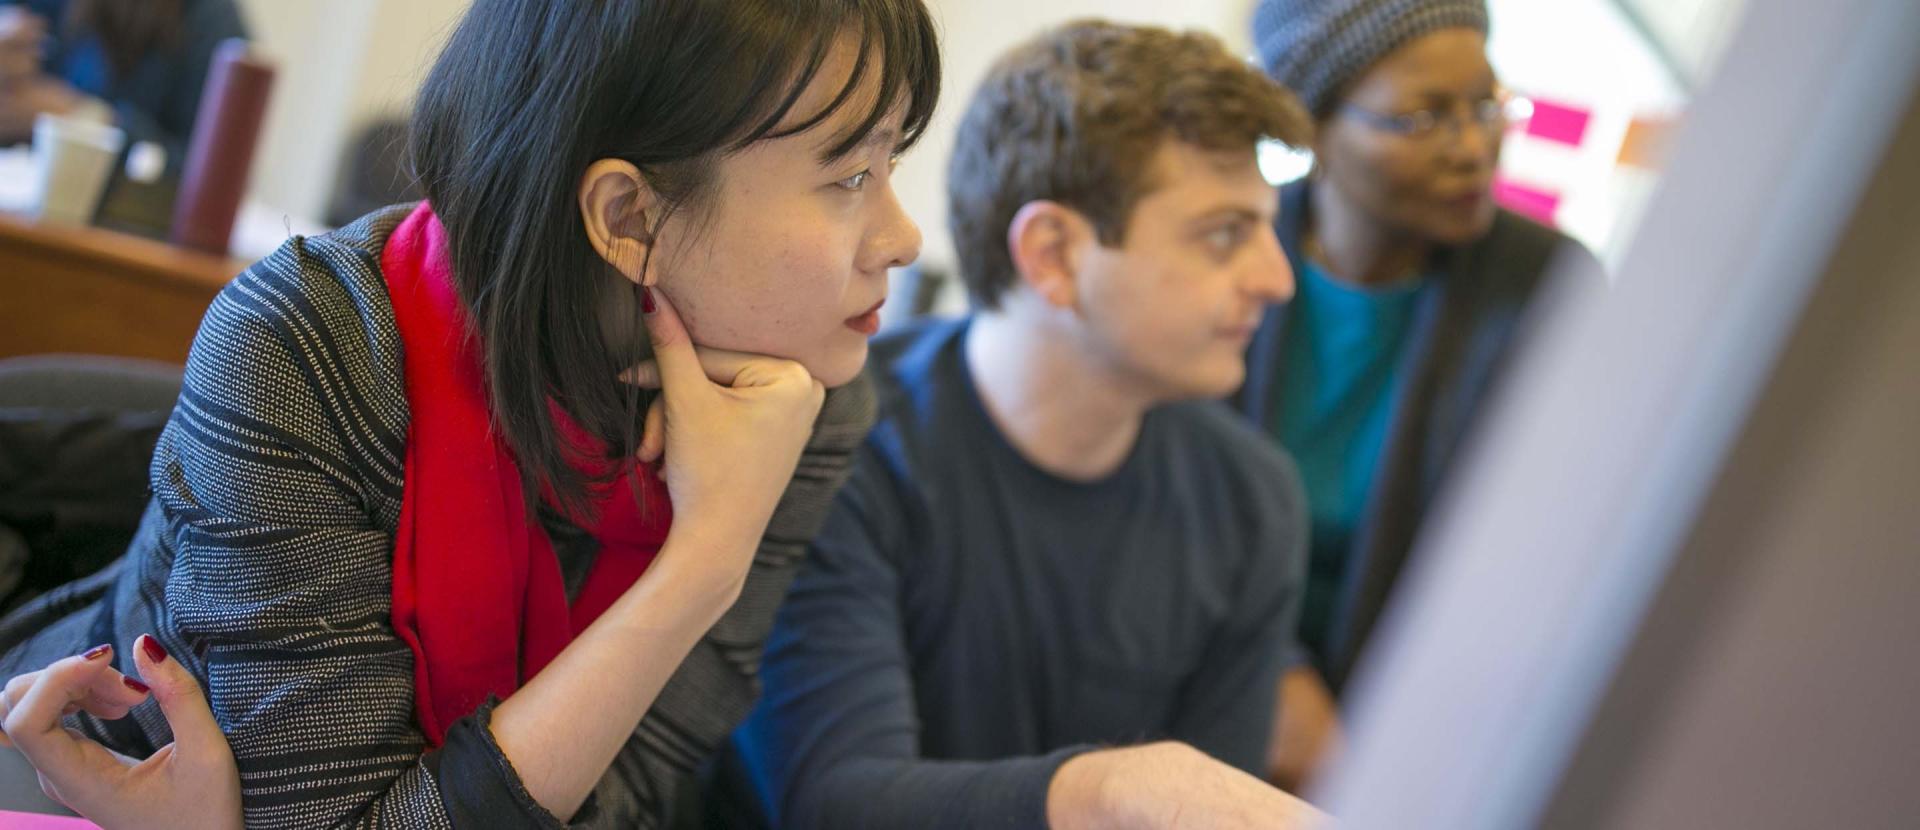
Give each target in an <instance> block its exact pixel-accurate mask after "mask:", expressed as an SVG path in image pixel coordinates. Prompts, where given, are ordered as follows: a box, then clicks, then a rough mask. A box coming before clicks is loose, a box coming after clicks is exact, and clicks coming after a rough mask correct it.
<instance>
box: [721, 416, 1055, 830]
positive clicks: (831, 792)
mask: <svg viewBox="0 0 1920 830" xmlns="http://www.w3.org/2000/svg"><path fill="white" fill-rule="evenodd" d="M903 490H904V486H903V485H901V484H899V483H897V481H896V479H895V478H894V476H893V475H892V474H891V472H890V471H889V470H888V468H887V465H886V463H885V460H884V458H883V457H882V456H881V454H880V453H879V452H878V451H877V450H876V449H875V448H874V446H873V443H872V442H871V441H870V442H869V443H868V444H867V446H865V447H863V448H862V450H861V451H860V454H859V456H858V458H857V459H856V461H855V464H854V470H853V474H852V477H851V479H850V480H849V482H848V484H847V486H846V487H845V488H844V489H842V490H841V492H840V494H839V496H838V497H837V499H836V503H835V507H834V509H833V511H832V513H831V514H830V516H829V517H828V519H827V524H826V527H825V528H824V529H822V531H821V532H820V534H819V535H818V536H816V537H815V539H814V543H813V545H812V548H811V550H810V552H809V555H808V560H807V562H806V563H805V564H804V565H803V566H802V567H801V571H800V573H799V575H798V576H797V577H796V578H795V581H794V584H793V588H792V591H791V592H790V593H789V595H788V597H787V601H786V604H785V605H784V606H782V608H781V610H780V615H779V617H778V619H777V620H776V621H775V623H774V630H773V634H772V636H771V637H770V638H769V640H768V643H767V653H766V658H765V662H764V663H763V666H762V675H761V676H762V680H763V683H764V692H763V694H762V696H761V699H760V703H759V705H758V707H757V708H756V709H755V710H754V713H753V714H752V715H751V716H750V717H749V718H748V719H747V722H746V723H745V724H744V725H743V726H742V727H741V728H740V730H739V732H737V733H736V734H735V736H734V743H735V747H736V748H737V749H738V750H739V752H740V755H741V759H742V761H743V766H744V768H745V769H746V770H747V773H748V774H749V775H750V776H751V778H752V779H753V782H752V783H753V785H754V790H755V791H756V792H757V793H758V794H759V796H760V799H761V802H762V806H763V808H764V809H766V811H767V813H768V814H769V817H770V818H771V819H773V822H774V823H775V824H776V825H777V826H781V827H795V828H808V827H834V828H840V827H916V828H919V827H954V828H962V827H986V826H994V827H1007V826H1013V827H1044V826H1046V799H1047V790H1048V786H1049V784H1050V782H1051V781H1052V779H1053V775H1054V771H1055V770H1056V769H1057V768H1058V767H1059V766H1060V764H1061V763H1062V762H1064V761H1065V760H1067V759H1068V758H1070V757H1072V756H1074V755H1076V754H1078V753H1079V752H1080V751H1082V749H1079V748H1066V749H1062V750H1060V751H1058V752H1054V753H1052V754H1048V755H1042V756H1037V757H1022V758H1008V759H1004V760H996V761H990V762H953V761H930V760H926V759H923V758H921V757H920V744H919V732H920V724H919V721H918V718H917V716H916V713H915V711H914V698H913V679H912V676H911V668H910V664H909V662H908V655H907V648H906V643H905V641H904V636H905V635H904V630H903V628H902V623H901V614H900V608H899V604H898V603H899V596H900V591H899V571H898V568H897V567H896V564H895V563H897V562H898V561H899V557H900V556H902V555H911V552H910V551H907V550H906V549H905V546H907V545H909V544H911V541H910V540H911V538H912V534H911V533H910V530H909V527H908V524H909V522H910V519H909V518H908V515H907V511H908V510H909V504H910V502H911V500H912V499H911V496H910V495H909V494H907V493H905V492H903Z"/></svg>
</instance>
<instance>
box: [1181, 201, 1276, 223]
mask: <svg viewBox="0 0 1920 830" xmlns="http://www.w3.org/2000/svg"><path fill="white" fill-rule="evenodd" d="M1220 219H1236V220H1242V221H1247V222H1260V221H1263V220H1264V219H1265V217H1263V216H1261V215H1260V212H1259V211H1257V210H1254V209H1252V208H1247V207H1242V206H1240V205H1221V206H1219V207H1216V208H1214V209H1212V210H1209V211H1207V212H1205V213H1202V214H1200V215H1198V216H1195V217H1193V218H1192V219H1189V220H1187V224H1188V225H1195V226H1197V225H1205V224H1208V223H1210V222H1214V221H1217V220H1220Z"/></svg>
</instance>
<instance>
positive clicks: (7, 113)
mask: <svg viewBox="0 0 1920 830" xmlns="http://www.w3.org/2000/svg"><path fill="white" fill-rule="evenodd" d="M88 100H90V99H88V97H87V96H86V95H84V94H82V93H81V92H80V91H79V90H76V89H74V88H73V86H72V85H71V84H68V83H67V82H66V81H63V80H61V79H59V78H54V77H50V76H47V75H33V76H30V77H27V78H20V79H15V80H13V81H9V82H7V83H5V84H4V85H0V143H5V142H10V141H24V140H26V138H27V137H29V136H31V135H33V120H34V119H35V118H38V117H39V116H40V114H41V113H43V112H44V113H51V114H53V115H67V114H69V113H72V112H73V111H75V110H77V109H80V108H81V106H82V105H84V104H85V103H86V102H87V101H88Z"/></svg>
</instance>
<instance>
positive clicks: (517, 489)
mask: <svg viewBox="0 0 1920 830" xmlns="http://www.w3.org/2000/svg"><path fill="white" fill-rule="evenodd" d="M380 265H381V268H382V270H383V271H384V272H385V275H386V279H387V292H388V293H389V294H390V295H391V296H392V300H393V316H394V321H395V322H396V323H397V324H398V326H399V329H400V340H401V342H402V344H403V346H404V351H405V361H406V362H405V375H406V387H407V406H408V407H409V408H410V409H411V410H412V420H411V422H410V423H409V425H408V428H407V456H406V486H405V489H404V491H403V492H402V495H401V502H400V528H399V531H398V533H397V534H396V535H395V538H394V548H393V627H394V629H395V631H396V633H398V634H399V636H400V639H401V640H403V641H405V642H406V644H407V647H408V648H411V649H412V650H413V681H414V689H413V693H414V713H415V716H416V717H417V718H418V719H419V721H420V728H421V731H422V732H424V733H425V734H426V738H427V743H428V744H429V745H431V746H435V747H437V746H439V745H440V744H441V743H442V742H443V741H444V740H445V739H446V733H447V727H449V726H450V725H452V724H453V722H454V721H456V720H459V719H460V718H462V717H465V716H466V715H468V714H470V713H472V712H473V711H474V709H475V708H476V707H478V706H479V705H480V704H481V703H482V702H484V701H485V700H486V699H487V697H488V696H489V695H493V696H498V697H502V698H504V697H506V696H508V695H510V694H512V693H513V691H514V690H515V689H518V688H519V687H520V684H522V683H524V682H526V681H527V680H528V679H529V678H532V677H533V676H534V675H535V674H537V673H538V672H539V671H540V669H541V668H542V667H544V666H546V665H547V663H548V662H550V661H551V660H553V658H554V657H555V656H557V655H559V653H560V650H561V649H563V648H566V646H567V643H569V642H572V640H573V637H574V635H576V634H578V633H579V632H581V631H583V630H585V629H586V627H587V625H588V624H590V623H592V622H593V621H594V619H595V618H597V617H599V616H600V614H601V612H603V611H605V610H606V609H607V608H608V607H609V606H611V605H613V603H614V601H615V600H617V599H619V598H620V595H621V594H623V593H625V591H626V590H627V588H628V587H629V586H631V585H632V584H633V583H634V580H637V579H639V578H640V574H641V573H643V572H645V571H646V569H647V566H648V565H649V564H650V563H652V561H653V557H654V555H655V554H656V553H658V552H659V550H660V544H661V542H662V541H663V540H665V539H666V535H667V527H668V526H669V525H670V524H671V523H672V521H673V519H672V509H671V506H670V505H669V503H668V501H667V491H666V486H665V485H663V484H662V483H660V481H659V479H658V478H656V477H655V476H654V475H652V474H651V471H649V470H646V469H645V468H640V467H637V465H636V471H635V472H632V473H629V476H630V477H631V478H637V479H638V481H639V486H640V490H641V493H642V496H643V498H644V499H645V500H646V503H647V509H646V510H645V511H644V512H645V513H646V514H647V515H646V516H644V517H643V516H642V515H641V514H642V512H643V511H642V510H641V508H640V507H639V505H637V504H636V503H635V501H634V498H633V490H632V489H631V488H632V485H631V484H630V483H629V482H628V481H621V482H619V483H617V484H615V485H613V486H609V487H605V488H601V489H596V490H594V491H593V493H592V501H593V502H594V508H595V509H594V516H593V517H591V518H589V519H585V520H582V519H580V518H577V517H576V518H575V519H574V520H573V521H574V522H575V524H578V525H579V526H580V527H582V528H584V529H587V530H591V531H592V532H593V536H594V538H595V539H597V540H599V542H600V553H599V556H598V557H597V558H596V559H595V560H594V563H593V569H592V571H590V572H589V573H588V575H587V580H586V583H585V586H584V587H583V588H582V589H581V590H580V592H579V595H578V596H577V597H576V598H575V600H574V602H573V603H572V605H571V606H569V605H568V603H567V594H566V586H565V583H564V581H563V580H562V578H561V575H560V563H559V560H558V559H557V558H556V557H555V555H554V552H553V545H552V543H551V542H550V541H549V540H548V539H547V534H546V531H545V530H544V529H543V528H542V527H541V525H540V523H539V521H538V520H537V519H535V520H531V521H530V520H529V517H528V515H527V510H526V500H525V499H524V498H523V497H522V490H521V486H520V470H519V468H518V467H517V466H515V464H514V460H513V456H512V454H511V453H509V452H508V451H507V448H506V446H505V445H504V444H502V443H501V442H500V440H499V439H498V437H497V436H496V435H495V434H494V432H493V427H492V420H491V418H490V416H489V409H488V406H487V391H486V375H485V373H484V372H483V371H482V370H481V351H480V348H479V342H478V338H477V337H470V336H468V332H469V320H468V316H467V314H466V311H465V310H464V308H463V307H462V306H461V304H460V300H459V298H458V296H457V295H456V294H455V293H454V287H453V268H452V265H451V260H450V259H449V258H448V253H447V234H446V228H445V227H443V226H442V225H441V224H440V220H439V219H438V218H436V217H435V216H434V215H433V211H432V210H431V209H430V208H429V207H428V206H427V205H426V204H425V203H422V204H421V205H420V207H419V208H417V209H415V210H414V211H413V213H412V214H410V215H408V216H407V218H406V220H405V221H404V222H402V223H401V224H400V227H399V228H397V229H395V230H394V233H393V236H392V237H391V238H390V239H388V241H387V247H386V249H385V250H384V251H383V252H382V254H381V258H380ZM552 411H553V412H554V415H555V418H556V420H557V421H558V424H559V427H560V430H561V434H562V437H563V438H564V439H565V440H566V441H568V442H569V443H571V444H572V446H575V447H583V448H587V449H588V450H589V451H590V452H593V453H595V454H594V455H591V456H589V457H591V458H597V457H598V454H597V451H598V450H599V449H600V447H601V446H602V445H601V444H600V442H599V441H597V440H595V439H594V438H592V437H591V436H589V435H587V434H586V433H585V432H584V431H582V430H581V429H579V427H577V426H576V425H574V424H573V422H572V421H571V420H570V419H568V418H567V417H566V416H565V415H564V414H561V412H560V410H559V408H558V407H553V408H552ZM578 469H581V470H582V472H586V473H589V474H591V472H592V471H591V469H590V465H580V466H579V467H578Z"/></svg>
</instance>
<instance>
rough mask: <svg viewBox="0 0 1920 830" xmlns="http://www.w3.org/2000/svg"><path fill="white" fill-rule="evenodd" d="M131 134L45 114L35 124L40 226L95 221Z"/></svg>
mask: <svg viewBox="0 0 1920 830" xmlns="http://www.w3.org/2000/svg"><path fill="white" fill-rule="evenodd" d="M126 143H127V134H126V132H125V131H123V130H121V129H120V128H119V127H114V126H111V125H108V124H101V123H97V122H94V121H90V120H85V119H78V118H67V117H63V116H58V115H50V114H45V113H43V114H41V115H40V117H38V118H35V119H34V121H33V160H34V166H35V167H36V168H37V172H38V175H39V184H38V186H37V187H36V189H35V193H36V194H37V198H36V199H35V200H34V201H35V203H36V204H38V205H39V210H38V211H37V214H38V216H39V219H40V221H42V222H46V223H49V224H62V225H85V224H87V223H89V222H91V221H93V212H94V211H95V210H97V209H99V207H100V196H101V194H102V192H104V191H105V190H106V187H107V179H108V177H109V176H111V175H112V174H113V167H114V162H115V161H116V160H118V159H119V157H120V148H121V147H123V146H125V145H126Z"/></svg>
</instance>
